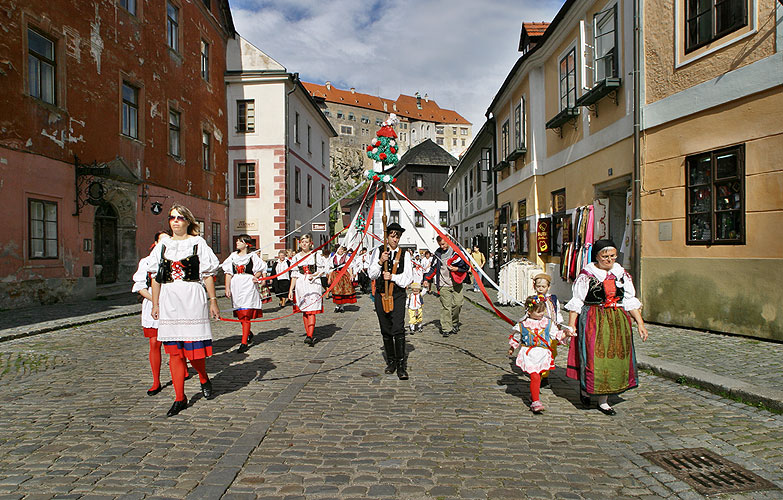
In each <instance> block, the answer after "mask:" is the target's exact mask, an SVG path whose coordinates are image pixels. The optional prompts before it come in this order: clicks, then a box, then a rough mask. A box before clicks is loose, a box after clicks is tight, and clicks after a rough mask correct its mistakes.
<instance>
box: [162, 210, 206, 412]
mask: <svg viewBox="0 0 783 500" xmlns="http://www.w3.org/2000/svg"><path fill="white" fill-rule="evenodd" d="M169 226H170V227H171V231H172V237H171V239H168V240H166V241H163V242H161V243H160V244H159V245H158V246H157V247H155V249H154V250H153V251H152V253H151V254H150V257H151V262H150V264H151V266H153V267H154V268H157V270H158V272H157V274H156V276H155V277H154V278H153V280H152V317H153V319H158V320H160V321H159V324H158V340H159V341H161V342H163V349H164V350H165V351H166V353H167V354H168V355H169V369H170V370H171V382H172V384H173V385H174V392H175V394H176V399H175V401H174V404H173V405H172V406H171V409H170V410H169V411H168V414H167V415H168V416H169V417H171V416H173V415H176V414H177V413H179V412H181V411H182V410H184V409H185V408H187V406H188V400H187V398H186V397H185V375H186V373H187V364H186V361H185V360H186V359H187V360H189V361H190V365H191V366H192V367H193V368H195V369H196V371H197V372H198V377H199V380H200V381H201V392H202V393H203V394H204V397H205V398H207V399H210V398H211V397H212V382H210V380H209V377H208V376H207V368H206V358H207V357H208V356H211V355H212V328H211V327H210V324H209V317H210V316H212V318H214V319H219V318H220V310H219V309H218V306H217V297H216V296H215V276H214V274H215V271H217V269H218V266H219V265H220V261H219V260H218V258H217V257H216V256H215V254H214V252H212V249H211V248H210V247H209V245H208V244H207V242H206V241H204V238H202V237H201V236H198V222H196V218H195V217H193V214H192V213H191V212H190V210H188V209H187V208H186V207H184V206H182V205H180V204H179V203H174V205H172V207H171V210H170V211H169ZM202 281H203V283H204V284H203V285H202ZM205 288H206V290H205Z"/></svg>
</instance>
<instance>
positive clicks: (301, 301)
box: [288, 233, 329, 347]
mask: <svg viewBox="0 0 783 500" xmlns="http://www.w3.org/2000/svg"><path fill="white" fill-rule="evenodd" d="M312 249H313V237H312V236H310V233H305V234H303V235H302V236H301V237H300V238H299V253H298V254H296V255H294V259H293V260H294V262H298V261H299V259H304V260H302V262H299V264H298V265H297V266H296V267H295V268H293V269H292V270H291V287H290V288H289V291H288V300H290V301H291V302H293V303H294V312H301V313H302V319H303V321H304V327H305V333H307V337H305V344H307V345H309V346H310V347H312V346H313V345H314V344H315V340H314V339H313V332H314V331H315V315H316V314H320V313H322V312H324V306H323V293H324V290H323V287H322V286H321V276H322V275H324V274H325V273H327V272H328V271H329V261H327V260H326V259H325V258H324V257H323V255H322V254H321V253H320V252H314V253H313V252H312Z"/></svg>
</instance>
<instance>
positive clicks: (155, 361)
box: [149, 337, 162, 391]
mask: <svg viewBox="0 0 783 500" xmlns="http://www.w3.org/2000/svg"><path fill="white" fill-rule="evenodd" d="M149 339H150V368H151V369H152V387H150V390H151V391H153V390H155V389H157V388H158V387H160V347H161V345H162V344H161V343H160V342H158V337H149Z"/></svg>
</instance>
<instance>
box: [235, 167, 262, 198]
mask: <svg viewBox="0 0 783 500" xmlns="http://www.w3.org/2000/svg"><path fill="white" fill-rule="evenodd" d="M257 193H258V191H257V190H256V164H255V163H252V162H246V163H238V164H237V194H236V195H237V197H246V196H256V194H257Z"/></svg>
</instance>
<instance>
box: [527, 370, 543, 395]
mask: <svg viewBox="0 0 783 500" xmlns="http://www.w3.org/2000/svg"><path fill="white" fill-rule="evenodd" d="M529 375H530V399H531V400H533V401H538V399H539V397H540V396H539V394H540V392H541V374H540V373H530V374H529Z"/></svg>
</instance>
